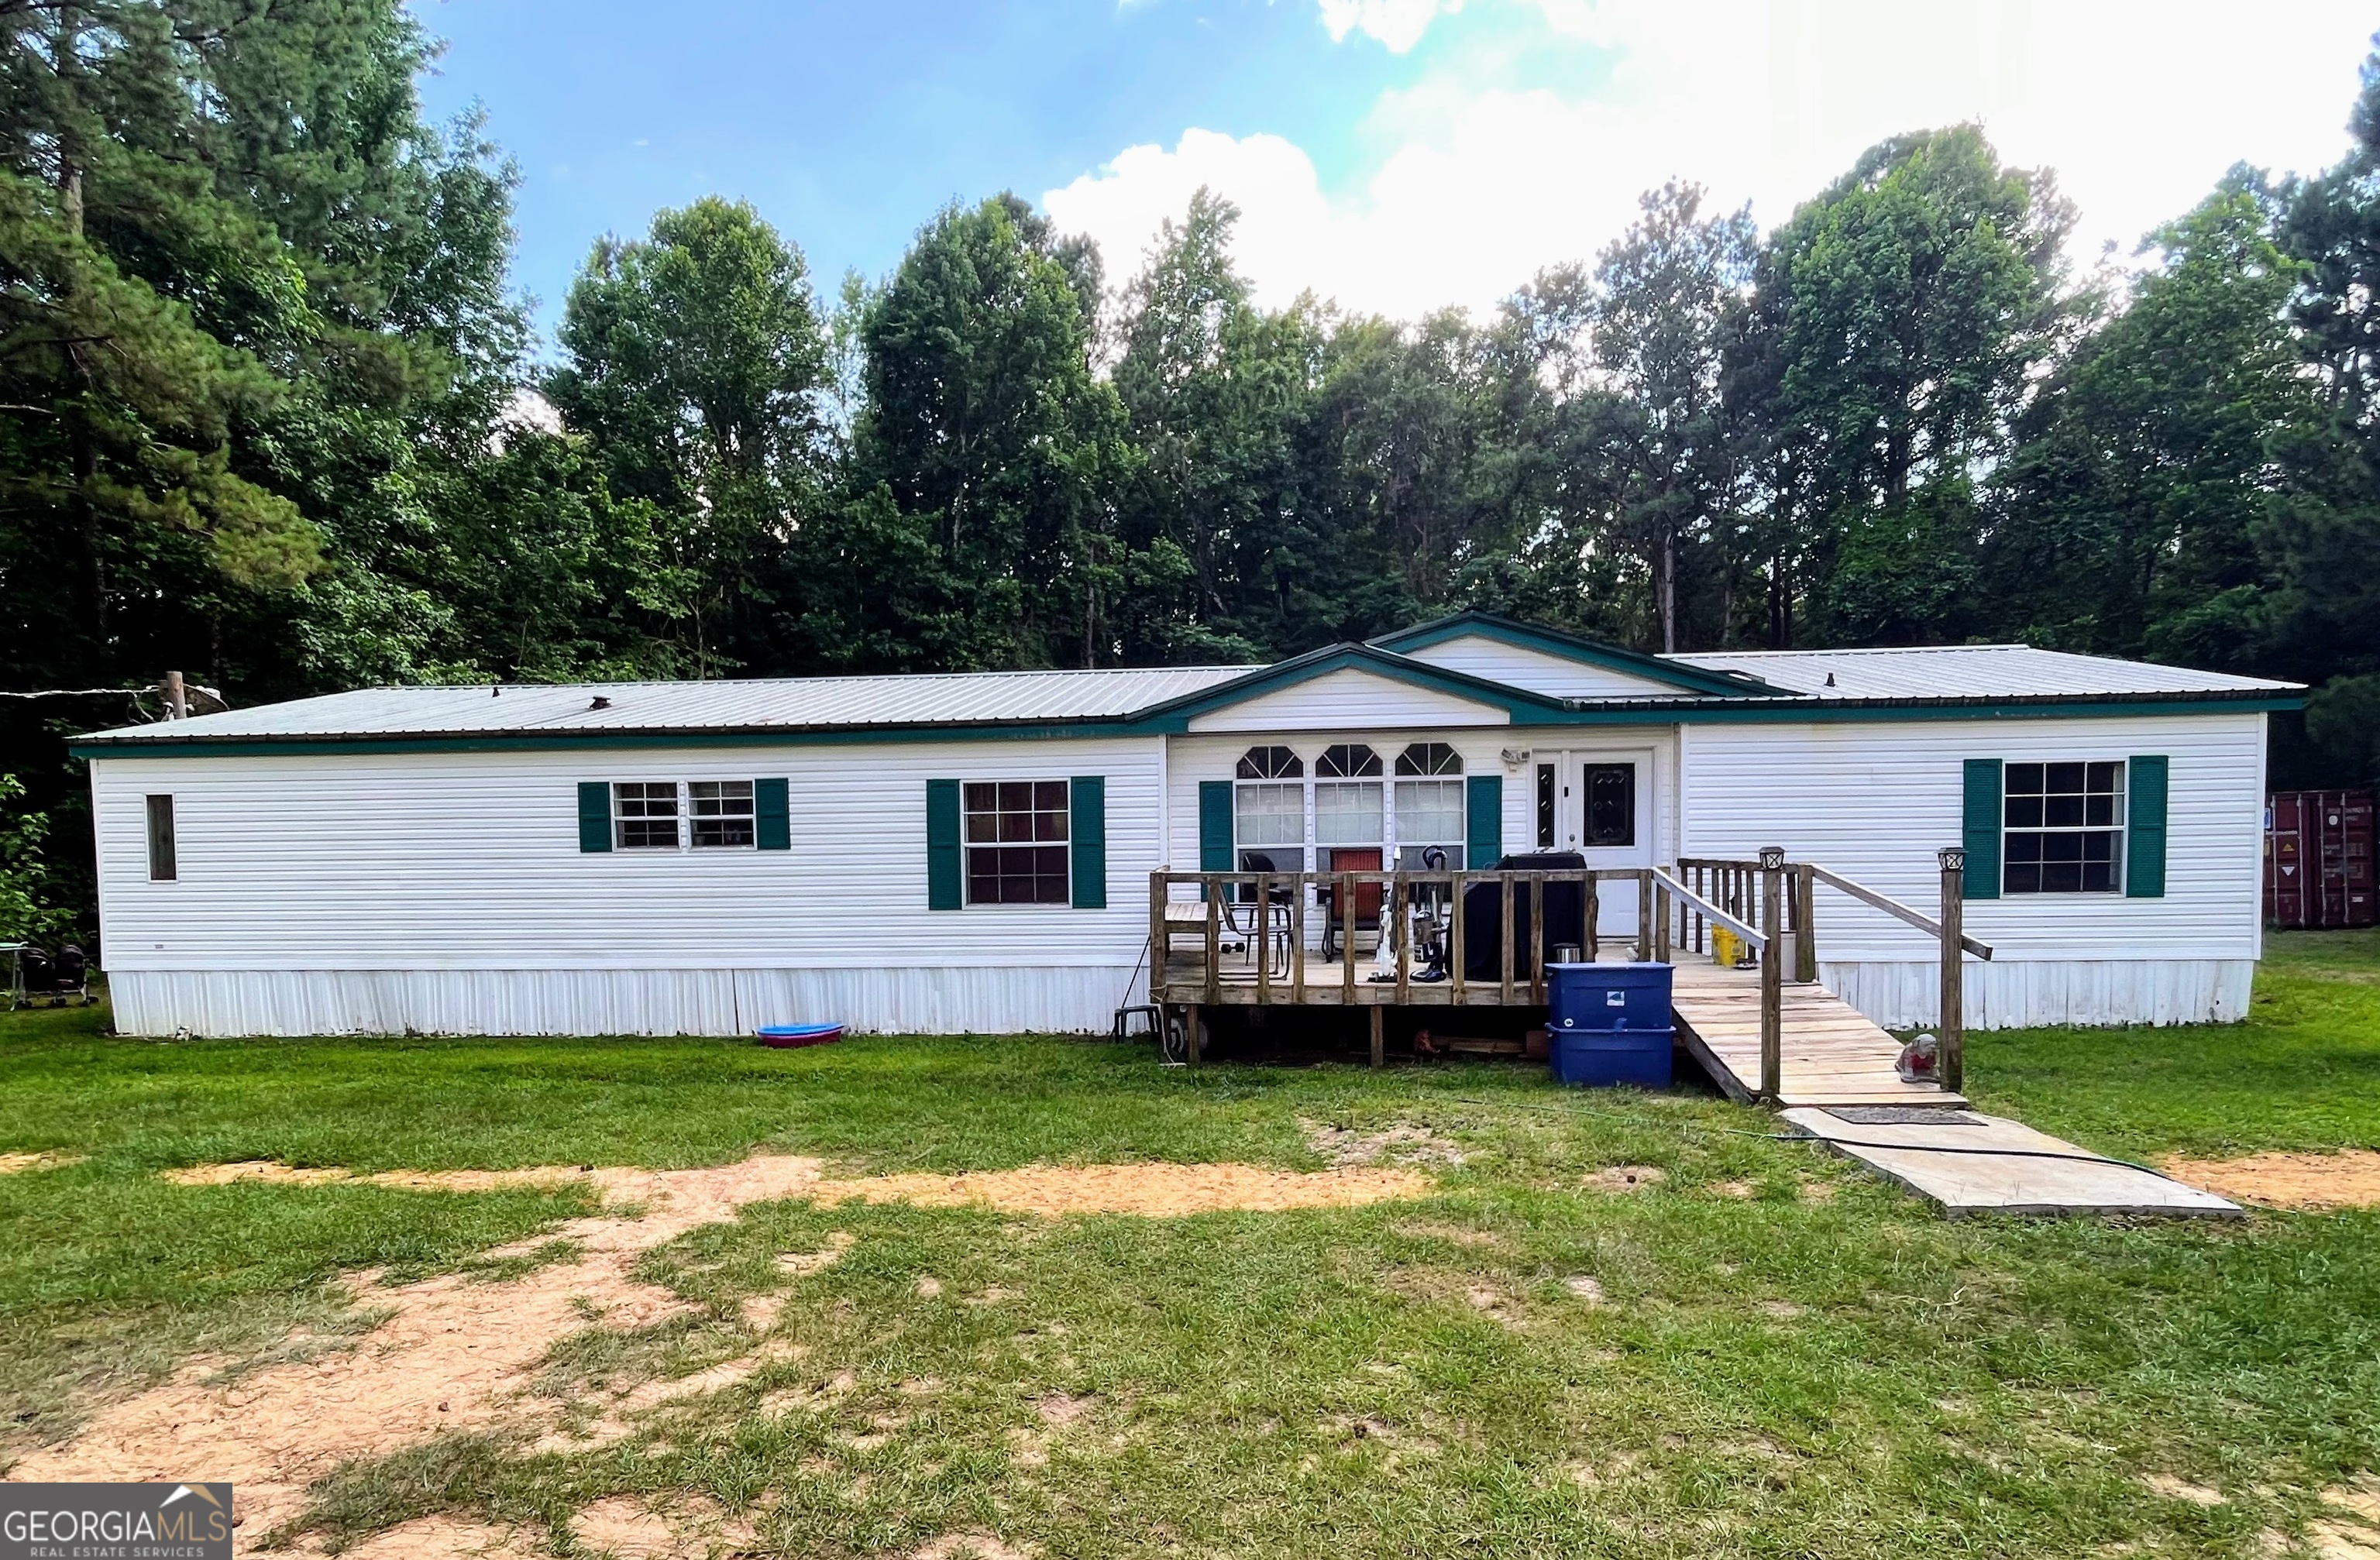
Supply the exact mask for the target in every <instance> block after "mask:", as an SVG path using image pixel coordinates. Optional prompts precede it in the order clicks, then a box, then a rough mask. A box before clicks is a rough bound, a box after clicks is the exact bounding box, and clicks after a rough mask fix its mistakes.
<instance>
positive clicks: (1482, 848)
mask: <svg viewBox="0 0 2380 1560" xmlns="http://www.w3.org/2000/svg"><path fill="white" fill-rule="evenodd" d="M1463 804H1464V805H1463V812H1464V818H1463V865H1464V866H1466V867H1468V868H1470V869H1471V870H1472V871H1474V872H1480V871H1485V870H1486V869H1487V868H1488V867H1491V866H1494V865H1496V864H1497V863H1498V862H1499V861H1501V860H1502V859H1503V857H1504V777H1503V776H1501V775H1474V776H1472V777H1471V779H1470V780H1468V781H1466V782H1464V785H1463Z"/></svg>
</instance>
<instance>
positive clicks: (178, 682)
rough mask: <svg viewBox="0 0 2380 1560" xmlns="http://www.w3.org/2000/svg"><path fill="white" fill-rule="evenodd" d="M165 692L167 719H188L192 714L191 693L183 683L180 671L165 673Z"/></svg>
mask: <svg viewBox="0 0 2380 1560" xmlns="http://www.w3.org/2000/svg"><path fill="white" fill-rule="evenodd" d="M164 692H165V719H166V720H188V719H189V716H190V695H189V692H188V689H186V688H185V687H184V686H183V685H182V674H181V673H180V672H178V671H169V672H167V673H165V689H164Z"/></svg>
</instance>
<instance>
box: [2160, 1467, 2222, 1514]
mask: <svg viewBox="0 0 2380 1560" xmlns="http://www.w3.org/2000/svg"><path fill="white" fill-rule="evenodd" d="M2141 1482H2142V1483H2143V1484H2146V1485H2147V1486H2148V1487H2149V1489H2150V1491H2151V1492H2152V1493H2156V1494H2160V1495H2163V1496H2164V1497H2165V1498H2166V1499H2168V1500H2178V1501H2187V1502H2189V1503H2190V1504H2191V1505H2192V1506H2222V1505H2225V1504H2227V1497H2226V1496H2225V1495H2224V1493H2223V1492H2222V1491H2220V1490H2217V1489H2215V1488H2213V1487H2211V1486H2209V1485H2205V1484H2193V1483H2192V1482H2191V1481H2189V1480H2187V1479H2177V1478H2175V1477H2174V1476H2173V1475H2172V1474H2170V1473H2149V1474H2143V1475H2142V1477H2141Z"/></svg>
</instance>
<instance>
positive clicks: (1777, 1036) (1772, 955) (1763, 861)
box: [1760, 845, 1785, 1105]
mask: <svg viewBox="0 0 2380 1560" xmlns="http://www.w3.org/2000/svg"><path fill="white" fill-rule="evenodd" d="M1760 898H1761V923H1760V930H1761V932H1762V934H1763V935H1764V936H1765V937H1767V939H1768V946H1767V947H1766V948H1764V949H1761V950H1760V1094H1761V1097H1762V1098H1764V1099H1766V1100H1767V1101H1768V1103H1769V1104H1771V1105H1777V1104H1780V1103H1781V1102H1782V1101H1783V1099H1784V1094H1785V847H1783V846H1782V845H1763V846H1762V847H1760Z"/></svg>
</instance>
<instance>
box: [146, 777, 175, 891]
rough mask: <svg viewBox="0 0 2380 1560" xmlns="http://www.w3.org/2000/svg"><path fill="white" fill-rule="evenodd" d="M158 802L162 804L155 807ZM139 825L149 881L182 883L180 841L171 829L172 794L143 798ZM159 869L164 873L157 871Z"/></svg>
mask: <svg viewBox="0 0 2380 1560" xmlns="http://www.w3.org/2000/svg"><path fill="white" fill-rule="evenodd" d="M160 802H162V803H164V806H163V807H160V806H159V805H158V804H159V803H160ZM161 821H162V822H163V823H164V828H163V829H162V830H161V829H160V828H158V825H159V823H160V822H161ZM141 822H142V825H143V850H144V851H145V853H146V855H147V859H148V865H149V881H151V882H152V883H178V882H180V881H181V880H182V853H181V840H180V837H179V836H178V835H177V834H176V830H175V827H174V793H173V792H170V791H161V792H151V793H150V794H149V795H147V796H145V797H143V798H142V799H141ZM161 839H162V840H164V846H165V848H164V851H162V852H161V851H159V850H158V849H157V845H158V842H159V840H161ZM160 867H163V868H164V870H163V871H160V870H158V869H159V868H160Z"/></svg>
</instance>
